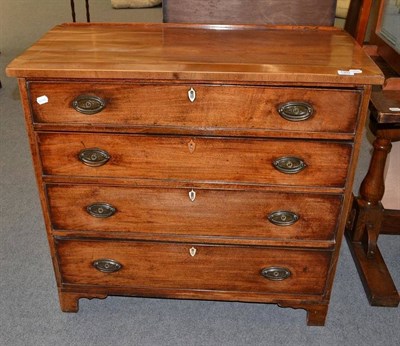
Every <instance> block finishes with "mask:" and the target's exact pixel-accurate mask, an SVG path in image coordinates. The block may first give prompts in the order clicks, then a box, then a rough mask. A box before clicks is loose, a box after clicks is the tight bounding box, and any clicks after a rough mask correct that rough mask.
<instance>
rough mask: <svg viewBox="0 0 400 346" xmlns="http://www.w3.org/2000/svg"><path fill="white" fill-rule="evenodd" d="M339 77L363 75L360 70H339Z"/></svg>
mask: <svg viewBox="0 0 400 346" xmlns="http://www.w3.org/2000/svg"><path fill="white" fill-rule="evenodd" d="M337 73H338V75H341V76H354V75H355V74H356V73H362V70H360V69H350V70H338V71H337Z"/></svg>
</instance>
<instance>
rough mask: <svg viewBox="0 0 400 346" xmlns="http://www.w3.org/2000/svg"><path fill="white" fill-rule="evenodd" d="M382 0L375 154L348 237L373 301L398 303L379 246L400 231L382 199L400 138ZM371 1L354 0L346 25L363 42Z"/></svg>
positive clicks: (394, 60) (398, 92)
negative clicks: (392, 152)
mask: <svg viewBox="0 0 400 346" xmlns="http://www.w3.org/2000/svg"><path fill="white" fill-rule="evenodd" d="M378 5H379V4H378ZM383 5H384V2H383V1H382V2H380V10H379V14H378V17H377V21H376V22H375V23H372V28H373V32H372V33H371V39H370V43H369V44H368V45H366V46H364V49H365V50H366V51H367V52H368V53H369V55H370V56H371V57H372V58H373V59H374V60H375V61H376V62H377V64H378V65H379V67H380V68H381V69H382V71H383V72H384V74H385V77H386V82H385V85H384V86H383V88H376V89H375V90H374V91H373V93H372V96H371V103H370V110H371V116H370V128H371V130H372V133H373V134H374V135H375V140H374V143H373V154H372V158H371V162H370V167H369V170H368V172H367V175H366V177H365V178H364V180H363V182H362V184H361V187H360V193H359V196H358V197H357V198H356V199H355V200H354V203H353V210H352V213H351V217H350V219H349V224H348V227H347V228H348V232H347V240H348V243H349V247H350V250H351V252H352V255H353V258H354V261H355V263H356V266H357V269H358V272H359V274H360V277H361V280H362V282H363V285H364V289H365V292H366V294H367V297H368V300H369V302H370V304H371V305H373V306H387V307H397V306H398V305H399V302H400V296H399V293H398V291H397V288H396V286H395V284H394V282H393V280H392V277H391V275H390V272H389V270H388V268H387V266H386V264H385V261H384V259H383V257H382V254H381V252H380V250H379V247H378V237H379V235H380V234H400V211H399V210H388V209H385V208H384V207H383V205H382V203H381V200H382V198H383V195H384V191H385V182H384V170H385V165H386V158H387V155H388V154H389V152H390V149H391V147H392V144H391V143H392V142H395V141H399V140H400V76H399V73H400V55H399V53H397V52H396V51H395V50H394V49H393V48H392V47H391V46H390V45H389V44H388V43H387V41H385V40H384V39H382V37H380V36H379V31H380V27H381V17H382V13H383ZM371 6H372V1H370V0H367V1H356V0H354V1H352V6H351V7H350V12H352V13H351V15H350V23H348V24H346V27H347V29H348V30H350V32H351V33H352V34H353V35H354V36H355V37H356V38H357V40H358V41H359V42H360V44H362V43H363V42H364V39H365V32H366V27H367V24H368V21H369V18H370V11H371ZM354 18H358V20H357V21H354Z"/></svg>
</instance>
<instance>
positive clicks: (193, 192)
mask: <svg viewBox="0 0 400 346" xmlns="http://www.w3.org/2000/svg"><path fill="white" fill-rule="evenodd" d="M189 199H190V200H191V201H192V202H194V200H195V199H196V192H195V191H194V190H192V191H190V192H189Z"/></svg>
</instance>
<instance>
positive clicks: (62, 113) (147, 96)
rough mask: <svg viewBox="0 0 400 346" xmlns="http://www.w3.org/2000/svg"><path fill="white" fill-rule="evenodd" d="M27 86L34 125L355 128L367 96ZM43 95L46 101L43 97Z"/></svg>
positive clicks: (186, 87) (194, 87)
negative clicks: (363, 98)
mask: <svg viewBox="0 0 400 346" xmlns="http://www.w3.org/2000/svg"><path fill="white" fill-rule="evenodd" d="M28 86H29V93H30V99H31V105H32V112H33V120H34V122H36V123H53V124H63V125H72V126H74V125H79V128H84V127H85V126H93V125H95V126H96V125H97V126H107V127H118V128H120V127H121V126H123V127H126V128H128V127H132V128H134V127H146V128H149V127H150V128H151V129H152V130H153V131H154V130H157V128H160V127H162V128H163V129H164V131H165V128H168V127H170V128H173V129H174V131H176V130H177V129H179V128H181V129H182V131H185V130H186V131H187V130H189V129H197V130H201V131H208V132H213V131H214V132H215V131H216V132H218V131H220V132H221V131H222V132H223V131H232V132H234V133H235V134H237V133H238V132H239V133H252V134H254V135H257V134H263V133H265V132H271V131H272V132H273V131H282V130H283V131H290V132H292V131H293V132H295V133H301V134H304V133H305V132H308V133H311V132H312V133H317V134H318V133H320V134H322V133H325V134H326V133H330V132H334V133H340V134H347V135H349V134H353V133H354V130H355V125H356V118H357V113H358V107H359V103H360V95H361V92H360V91H357V90H335V89H331V90H328V89H313V88H284V87H258V86H231V85H204V84H157V85H156V84H132V83H79V82H71V83H55V82H30V83H29V84H28ZM42 96H46V97H47V102H46V98H44V99H45V102H44V103H43V102H42V101H41V99H40V97H42ZM38 98H39V102H38ZM40 103H41V104H40ZM338 120H340V121H338Z"/></svg>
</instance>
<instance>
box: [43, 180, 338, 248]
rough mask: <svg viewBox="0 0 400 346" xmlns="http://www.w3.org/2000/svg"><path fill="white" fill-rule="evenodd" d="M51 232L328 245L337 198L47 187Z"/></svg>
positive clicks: (335, 212) (81, 186) (272, 193)
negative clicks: (299, 241) (214, 238)
mask: <svg viewBox="0 0 400 346" xmlns="http://www.w3.org/2000/svg"><path fill="white" fill-rule="evenodd" d="M47 195H48V201H49V208H50V214H51V220H52V225H53V228H54V229H55V230H69V231H83V232H84V231H103V232H110V233H114V234H115V232H123V233H125V234H127V233H136V234H142V235H143V234H149V233H150V234H158V235H161V234H163V235H170V234H174V235H177V236H185V235H186V236H187V235H190V236H202V237H217V236H218V237H225V238H237V239H253V240H256V239H258V240H260V239H272V240H278V241H279V240H280V241H294V240H303V241H304V240H307V241H313V240H315V241H329V240H331V241H332V240H333V239H334V235H335V231H336V227H337V220H338V218H339V215H340V212H341V206H342V196H341V195H323V194H299V193H280V192H266V191H256V190H250V191H249V190H215V189H205V188H202V189H197V188H193V189H191V188H165V187H164V188H159V187H131V188H128V187H115V186H93V185H57V184H49V185H47Z"/></svg>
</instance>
